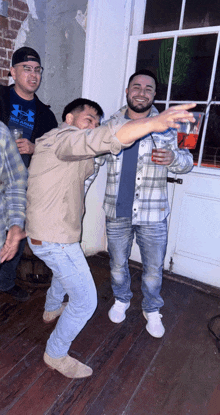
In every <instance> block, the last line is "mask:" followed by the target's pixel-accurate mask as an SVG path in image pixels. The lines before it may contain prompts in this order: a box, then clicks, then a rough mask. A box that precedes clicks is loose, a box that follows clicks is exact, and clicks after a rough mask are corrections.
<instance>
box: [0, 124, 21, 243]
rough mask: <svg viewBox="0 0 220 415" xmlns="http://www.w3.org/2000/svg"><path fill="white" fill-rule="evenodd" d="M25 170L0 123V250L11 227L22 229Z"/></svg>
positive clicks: (12, 143) (12, 142)
mask: <svg viewBox="0 0 220 415" xmlns="http://www.w3.org/2000/svg"><path fill="white" fill-rule="evenodd" d="M26 188H27V169H26V167H25V166H24V163H23V161H22V159H21V156H20V154H19V151H18V149H17V146H16V144H15V142H14V141H13V139H12V138H11V135H10V132H9V130H8V128H7V127H6V126H5V124H3V123H2V122H1V121H0V215H1V216H0V217H1V221H0V248H1V247H2V246H3V245H4V242H5V238H6V231H7V230H8V229H9V228H11V226H13V225H18V226H19V227H20V228H21V229H23V228H24V220H25V209H26Z"/></svg>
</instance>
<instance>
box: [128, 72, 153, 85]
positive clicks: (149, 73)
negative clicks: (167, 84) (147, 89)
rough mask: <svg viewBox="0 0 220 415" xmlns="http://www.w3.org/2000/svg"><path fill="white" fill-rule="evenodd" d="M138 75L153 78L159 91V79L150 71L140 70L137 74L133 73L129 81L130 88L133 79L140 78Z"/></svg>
mask: <svg viewBox="0 0 220 415" xmlns="http://www.w3.org/2000/svg"><path fill="white" fill-rule="evenodd" d="M138 75H147V76H150V77H151V78H153V79H154V80H155V84H156V90H157V86H158V80H157V77H156V75H155V74H154V73H153V72H151V71H150V70H149V69H140V70H139V71H137V72H135V73H133V74H132V75H131V76H130V78H129V81H128V87H129V85H130V83H131V81H132V79H134V77H135V76H138Z"/></svg>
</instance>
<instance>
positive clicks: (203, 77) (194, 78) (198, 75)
mask: <svg viewBox="0 0 220 415" xmlns="http://www.w3.org/2000/svg"><path fill="white" fill-rule="evenodd" d="M216 40H217V35H216V34H209V35H200V36H188V37H180V38H178V41H177V49H176V58H175V64H174V73H173V81H172V90H171V100H178V101H179V100H183V101H186V100H190V101H194V100H195V101H205V100H207V98H208V92H209V84H210V79H211V72H212V64H213V59H214V53H215V47H216Z"/></svg>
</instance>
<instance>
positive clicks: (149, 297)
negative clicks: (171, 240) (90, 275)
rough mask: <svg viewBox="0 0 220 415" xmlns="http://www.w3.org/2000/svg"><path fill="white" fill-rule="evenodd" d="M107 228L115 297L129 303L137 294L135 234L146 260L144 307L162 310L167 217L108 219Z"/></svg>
mask: <svg viewBox="0 0 220 415" xmlns="http://www.w3.org/2000/svg"><path fill="white" fill-rule="evenodd" d="M106 230H107V238H108V251H109V255H110V267H111V283H112V290H113V294H114V297H115V298H116V299H117V300H119V301H121V302H122V303H127V302H129V301H130V299H131V298H132V296H133V294H132V292H131V288H130V285H131V276H130V272H129V267H128V259H129V257H130V254H131V248H132V243H133V239H134V234H135V235H136V242H137V244H138V246H139V249H140V253H141V259H142V264H143V273H142V284H141V290H142V293H143V296H144V298H143V301H142V309H143V310H144V311H146V312H147V313H149V312H153V311H157V310H159V309H160V308H161V307H162V306H163V305H164V301H163V299H162V297H161V296H160V290H161V285H162V273H163V263H164V257H165V253H166V246H167V220H166V219H165V220H164V221H162V222H151V223H150V224H148V225H132V223H131V219H129V218H117V219H111V220H110V219H106Z"/></svg>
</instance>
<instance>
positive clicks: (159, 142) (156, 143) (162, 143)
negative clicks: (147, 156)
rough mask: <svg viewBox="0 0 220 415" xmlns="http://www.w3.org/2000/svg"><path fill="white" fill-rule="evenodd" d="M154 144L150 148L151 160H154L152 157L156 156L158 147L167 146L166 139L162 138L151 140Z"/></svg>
mask: <svg viewBox="0 0 220 415" xmlns="http://www.w3.org/2000/svg"><path fill="white" fill-rule="evenodd" d="M153 143H154V146H155V147H153V148H152V156H151V160H152V161H154V162H155V159H154V157H156V156H157V153H159V152H160V148H167V140H164V139H155V140H153Z"/></svg>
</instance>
